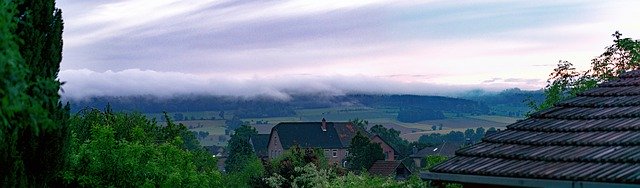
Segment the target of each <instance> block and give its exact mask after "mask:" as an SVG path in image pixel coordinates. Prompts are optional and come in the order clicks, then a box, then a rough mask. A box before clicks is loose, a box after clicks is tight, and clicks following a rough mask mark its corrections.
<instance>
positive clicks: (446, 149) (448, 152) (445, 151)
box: [409, 142, 464, 158]
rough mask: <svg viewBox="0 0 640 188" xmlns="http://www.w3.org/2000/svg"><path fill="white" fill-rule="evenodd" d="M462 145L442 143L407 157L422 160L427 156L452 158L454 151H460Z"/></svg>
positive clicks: (458, 143) (460, 143)
mask: <svg viewBox="0 0 640 188" xmlns="http://www.w3.org/2000/svg"><path fill="white" fill-rule="evenodd" d="M463 144H464V142H443V143H442V144H440V145H439V146H435V147H426V148H424V149H421V150H420V151H418V152H417V153H415V154H412V155H410V156H409V157H417V158H424V157H426V156H429V155H442V156H447V157H453V156H454V155H455V153H456V150H458V149H460V147H462V145H463Z"/></svg>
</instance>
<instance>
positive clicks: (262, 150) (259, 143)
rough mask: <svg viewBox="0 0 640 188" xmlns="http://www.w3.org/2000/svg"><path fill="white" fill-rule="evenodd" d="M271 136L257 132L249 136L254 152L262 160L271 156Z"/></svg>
mask: <svg viewBox="0 0 640 188" xmlns="http://www.w3.org/2000/svg"><path fill="white" fill-rule="evenodd" d="M269 136H270V135H269V134H257V135H253V136H251V138H249V144H251V148H252V149H253V152H254V153H255V154H256V156H258V158H260V159H262V160H266V159H268V158H269V155H268V149H269V148H268V146H269Z"/></svg>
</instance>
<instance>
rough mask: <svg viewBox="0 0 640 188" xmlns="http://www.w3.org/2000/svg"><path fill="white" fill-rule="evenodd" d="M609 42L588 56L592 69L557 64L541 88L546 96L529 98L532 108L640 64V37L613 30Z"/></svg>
mask: <svg viewBox="0 0 640 188" xmlns="http://www.w3.org/2000/svg"><path fill="white" fill-rule="evenodd" d="M613 37H614V38H615V39H614V40H613V43H614V44H612V45H611V46H608V47H606V48H605V52H604V53H602V54H601V55H600V56H598V57H596V58H593V59H592V60H591V69H588V70H585V71H578V70H576V68H575V67H574V66H573V64H572V63H570V62H568V61H560V62H559V63H558V67H556V68H555V69H553V72H551V74H549V79H548V80H547V86H546V87H545V88H544V91H545V96H546V98H545V100H544V101H543V102H542V103H540V104H537V103H535V102H534V101H529V103H528V104H529V106H530V107H531V108H532V109H533V111H534V112H535V111H540V110H544V109H547V108H551V107H553V105H554V104H556V103H558V102H560V101H562V100H564V99H567V98H570V97H574V96H575V95H576V94H578V93H581V92H583V91H586V90H588V89H591V88H594V87H596V86H597V84H599V83H602V82H605V81H608V80H611V79H613V78H615V77H617V76H618V75H620V74H621V73H624V72H626V71H630V70H636V69H638V68H640V41H639V40H634V39H631V38H622V34H620V33H619V32H617V31H616V32H615V33H614V34H613Z"/></svg>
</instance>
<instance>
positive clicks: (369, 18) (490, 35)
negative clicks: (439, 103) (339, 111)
mask: <svg viewBox="0 0 640 188" xmlns="http://www.w3.org/2000/svg"><path fill="white" fill-rule="evenodd" d="M603 4H605V3H598V2H592V1H565V2H556V1H537V2H527V1H516V2H505V1H486V2H480V3H471V2H457V1H428V2H420V1H401V2H394V1H385V0H379V1H373V2H366V3H363V2H362V1H329V0H327V1H313V2H308V1H224V0H163V1H158V0H115V1H114V0H109V1H106V0H95V1H94V0H92V1H86V0H61V1H59V6H60V7H61V8H62V9H63V12H64V19H65V24H66V25H65V32H64V39H65V48H64V54H63V55H64V59H63V63H62V65H61V68H62V72H61V73H60V79H61V80H62V81H66V82H67V83H68V84H67V85H65V86H64V89H65V93H64V95H65V96H67V97H86V96H92V95H133V94H156V95H163V96H168V95H173V94H184V93H209V94H217V95H243V96H255V95H271V96H280V97H285V98H286V93H288V92H291V91H309V92H314V91H324V92H335V93H337V94H339V93H345V92H353V91H357V92H374V93H413V94H446V93H449V92H454V91H460V90H465V89H470V88H488V89H499V88H507V87H524V88H528V89H536V88H539V87H541V86H542V85H543V84H544V82H542V81H539V79H541V78H544V77H546V75H547V72H548V71H549V70H551V69H550V68H549V67H540V66H536V65H540V64H547V63H551V64H553V63H555V62H557V60H558V59H559V58H563V57H562V56H560V55H559V54H562V53H565V52H570V53H568V54H572V53H574V51H569V50H567V49H573V50H575V51H581V53H584V52H590V51H589V50H592V49H591V48H589V49H585V48H584V47H582V46H584V45H582V44H581V43H579V42H581V41H585V40H584V38H590V37H591V36H593V35H594V33H593V32H594V30H593V29H590V28H591V27H592V26H591V25H589V24H590V22H594V20H597V21H599V20H598V19H600V18H602V19H604V18H603V17H606V14H605V13H606V12H607V11H604V10H605V9H606V7H604V6H602V5H603ZM608 4H611V6H614V5H615V4H616V3H608ZM619 4H623V3H619ZM616 6H617V5H616ZM620 12H624V11H620ZM596 18H597V19H596ZM585 24H586V25H587V26H584V27H587V28H584V27H583V25H585ZM599 26H600V25H598V27H599ZM567 28H568V29H567ZM541 31H542V32H541ZM600 31H601V30H598V32H600ZM609 32H611V30H610V29H608V28H606V29H605V31H604V33H603V34H602V33H595V35H598V36H602V37H603V38H606V37H607V36H609V34H610V33H609ZM607 40H608V39H607ZM593 49H596V50H601V48H600V46H594V48H593ZM590 55H593V54H590ZM532 57H533V58H532ZM535 58H538V59H535ZM584 58H585V59H589V58H591V57H590V56H586V57H584ZM529 73H530V75H525V74H529ZM491 78H499V79H495V80H493V81H487V82H482V80H487V79H491ZM469 80H472V81H469ZM462 81H465V82H462ZM457 82H461V83H457ZM470 83H472V84H470ZM454 84H455V85H454Z"/></svg>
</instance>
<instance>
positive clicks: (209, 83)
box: [60, 69, 514, 99]
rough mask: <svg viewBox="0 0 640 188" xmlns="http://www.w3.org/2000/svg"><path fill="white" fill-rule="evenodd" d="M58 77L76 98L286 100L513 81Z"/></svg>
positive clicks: (142, 73)
mask: <svg viewBox="0 0 640 188" xmlns="http://www.w3.org/2000/svg"><path fill="white" fill-rule="evenodd" d="M60 76H63V77H65V78H67V79H69V80H71V81H69V82H68V84H66V85H64V86H63V88H64V91H65V93H64V96H65V97H71V98H76V99H82V98H86V97H90V96H118V95H149V94H151V95H157V96H161V97H170V96H174V95H180V94H208V95H222V96H243V97H255V96H269V97H274V98H279V99H288V98H289V95H291V94H309V93H311V94H313V93H324V94H329V95H344V94H347V93H371V94H398V93H402V94H419V95H445V96H451V95H455V94H459V93H461V92H464V91H469V90H473V89H479V88H483V89H486V90H488V91H498V90H500V89H502V88H509V87H513V86H514V85H511V84H510V83H507V82H502V83H487V84H483V85H441V84H432V83H415V82H413V83H403V82H399V81H393V80H390V79H388V78H387V77H370V76H364V75H354V76H335V75H334V76H315V75H282V76H275V77H253V78H246V79H234V78H232V77H228V78H222V77H216V78H214V79H203V78H201V77H198V76H195V75H190V74H184V73H178V72H156V71H150V70H139V69H128V70H124V71H119V72H112V71H107V72H94V71H90V70H86V69H84V70H72V71H69V70H66V71H62V72H60ZM394 76H397V75H394ZM409 76H416V75H409ZM422 76H426V75H422ZM86 78H91V79H86ZM106 88H108V89H106Z"/></svg>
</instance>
